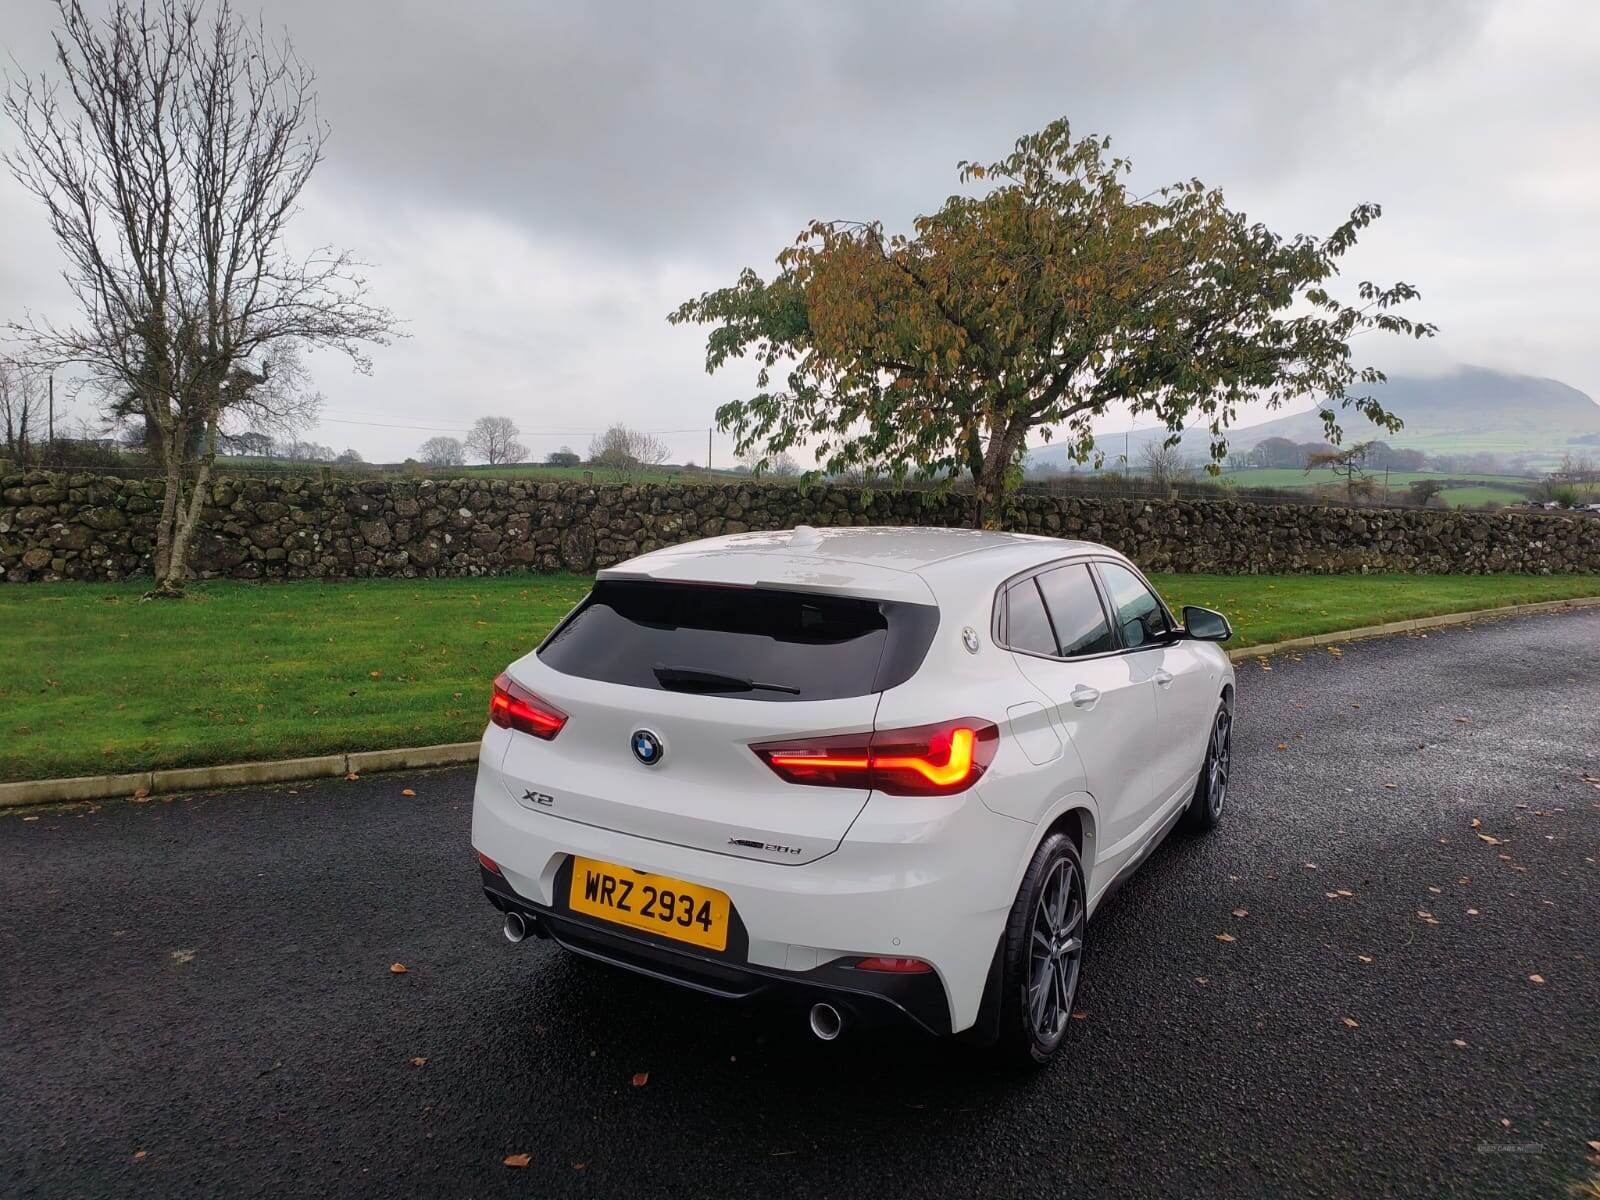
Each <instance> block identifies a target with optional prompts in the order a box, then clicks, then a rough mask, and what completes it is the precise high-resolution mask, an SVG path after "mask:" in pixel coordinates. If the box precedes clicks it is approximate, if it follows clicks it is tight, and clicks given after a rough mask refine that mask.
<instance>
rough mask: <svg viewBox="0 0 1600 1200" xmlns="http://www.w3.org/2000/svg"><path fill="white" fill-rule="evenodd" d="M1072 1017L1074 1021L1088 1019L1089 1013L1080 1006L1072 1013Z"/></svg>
mask: <svg viewBox="0 0 1600 1200" xmlns="http://www.w3.org/2000/svg"><path fill="white" fill-rule="evenodd" d="M1072 1019H1073V1020H1074V1021H1087V1020H1088V1019H1089V1014H1088V1013H1086V1012H1084V1011H1083V1009H1081V1008H1080V1009H1078V1010H1077V1011H1076V1012H1074V1013H1073V1014H1072Z"/></svg>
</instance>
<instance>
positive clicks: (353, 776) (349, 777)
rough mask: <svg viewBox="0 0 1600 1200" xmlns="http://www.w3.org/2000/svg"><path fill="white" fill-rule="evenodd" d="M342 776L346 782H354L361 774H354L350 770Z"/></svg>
mask: <svg viewBox="0 0 1600 1200" xmlns="http://www.w3.org/2000/svg"><path fill="white" fill-rule="evenodd" d="M344 778H345V782H346V783H354V782H355V781H356V780H358V779H360V778H361V776H360V775H358V774H356V772H354V771H350V772H347V773H346V774H345V777H344Z"/></svg>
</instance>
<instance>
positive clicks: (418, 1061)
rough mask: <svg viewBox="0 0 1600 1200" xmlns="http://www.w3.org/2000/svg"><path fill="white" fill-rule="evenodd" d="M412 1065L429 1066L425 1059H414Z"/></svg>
mask: <svg viewBox="0 0 1600 1200" xmlns="http://www.w3.org/2000/svg"><path fill="white" fill-rule="evenodd" d="M411 1065H412V1066H413V1067H425V1066H427V1065H428V1060H427V1059H425V1058H413V1059H412V1060H411Z"/></svg>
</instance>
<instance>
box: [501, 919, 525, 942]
mask: <svg viewBox="0 0 1600 1200" xmlns="http://www.w3.org/2000/svg"><path fill="white" fill-rule="evenodd" d="M500 931H501V932H502V933H504V934H505V935H506V941H508V942H510V943H511V944H512V945H513V946H515V945H516V944H517V943H518V942H520V941H521V940H522V939H523V938H525V937H527V936H528V922H527V920H526V919H525V918H524V917H523V915H522V914H521V913H507V914H506V923H505V924H504V925H502V926H501V927H500Z"/></svg>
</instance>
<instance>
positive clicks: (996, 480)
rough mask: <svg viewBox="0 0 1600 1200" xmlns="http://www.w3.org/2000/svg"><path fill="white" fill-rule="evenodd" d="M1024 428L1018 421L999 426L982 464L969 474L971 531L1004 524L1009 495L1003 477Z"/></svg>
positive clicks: (1024, 431) (1007, 482) (1014, 457)
mask: <svg viewBox="0 0 1600 1200" xmlns="http://www.w3.org/2000/svg"><path fill="white" fill-rule="evenodd" d="M1027 430H1028V427H1027V425H1026V424H1024V423H1023V422H1021V421H1016V422H1013V423H1011V424H1009V425H1003V426H1001V427H1000V428H999V429H997V430H996V431H995V432H994V434H993V435H992V436H991V437H990V438H989V445H988V448H987V449H986V450H985V451H984V453H983V465H982V466H981V467H980V468H979V469H978V470H977V471H976V472H974V474H973V481H972V482H973V485H974V491H975V492H976V494H977V504H976V506H975V510H974V512H973V514H972V527H973V528H974V529H999V528H1000V527H1001V526H1002V524H1003V523H1004V521H1005V516H1006V500H1007V499H1008V497H1009V495H1010V490H1011V489H1010V486H1009V480H1008V478H1007V476H1008V475H1009V473H1010V470H1011V464H1012V462H1013V461H1014V460H1015V459H1016V456H1017V448H1018V446H1019V444H1020V443H1021V441H1022V438H1023V436H1024V435H1025V434H1026V433H1027Z"/></svg>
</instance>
